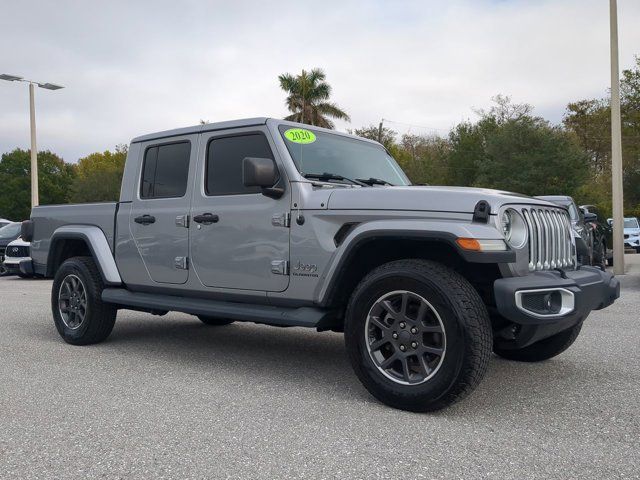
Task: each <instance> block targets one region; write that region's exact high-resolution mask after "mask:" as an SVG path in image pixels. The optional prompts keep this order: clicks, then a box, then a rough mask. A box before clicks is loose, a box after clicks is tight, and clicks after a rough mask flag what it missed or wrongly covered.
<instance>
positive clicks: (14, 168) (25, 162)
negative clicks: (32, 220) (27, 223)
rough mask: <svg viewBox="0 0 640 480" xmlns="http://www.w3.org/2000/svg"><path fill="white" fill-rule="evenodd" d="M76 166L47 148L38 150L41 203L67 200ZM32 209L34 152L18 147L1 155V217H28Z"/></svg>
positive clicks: (55, 202)
mask: <svg viewBox="0 0 640 480" xmlns="http://www.w3.org/2000/svg"><path fill="white" fill-rule="evenodd" d="M74 174H75V167H74V166H73V165H71V164H68V163H65V162H64V160H62V158H60V157H59V156H58V155H56V154H55V153H52V152H50V151H48V150H45V151H42V152H38V180H39V196H40V204H42V205H50V204H59V203H68V201H69V191H70V186H71V183H72V181H73V177H74ZM30 212H31V153H30V151H29V150H22V149H20V148H16V149H15V150H13V151H12V152H9V153H4V154H3V155H2V159H0V217H7V218H10V219H12V220H17V221H20V220H24V219H26V218H29V215H30Z"/></svg>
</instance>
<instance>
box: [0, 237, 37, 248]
mask: <svg viewBox="0 0 640 480" xmlns="http://www.w3.org/2000/svg"><path fill="white" fill-rule="evenodd" d="M6 246H7V247H9V246H11V247H30V246H31V243H29V242H25V241H24V240H22V239H21V238H17V239H15V240H14V241H13V242H9V244H8V245H6Z"/></svg>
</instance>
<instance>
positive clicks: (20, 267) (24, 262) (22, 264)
mask: <svg viewBox="0 0 640 480" xmlns="http://www.w3.org/2000/svg"><path fill="white" fill-rule="evenodd" d="M3 265H4V267H5V268H6V269H7V272H8V273H9V274H10V275H18V274H22V275H27V276H32V275H33V262H32V261H31V258H29V257H4V263H3Z"/></svg>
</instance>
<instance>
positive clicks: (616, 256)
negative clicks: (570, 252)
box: [609, 0, 624, 275]
mask: <svg viewBox="0 0 640 480" xmlns="http://www.w3.org/2000/svg"><path fill="white" fill-rule="evenodd" d="M609 22H610V33H611V192H612V203H613V272H614V273H615V274H616V275H623V274H624V195H623V190H622V188H623V187H622V126H621V121H620V72H619V66H618V5H617V0H609Z"/></svg>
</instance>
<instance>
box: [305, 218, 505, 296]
mask: <svg viewBox="0 0 640 480" xmlns="http://www.w3.org/2000/svg"><path fill="white" fill-rule="evenodd" d="M460 237H466V238H477V239H501V237H500V234H499V233H498V231H497V230H496V229H495V228H494V227H492V226H489V225H481V224H472V223H471V224H465V223H451V222H447V221H441V220H436V221H431V220H426V221H425V220H402V221H398V220H381V221H374V222H370V223H365V224H361V225H359V226H358V227H356V228H354V229H353V230H352V231H351V232H350V234H349V235H348V236H347V237H346V238H345V239H344V241H343V243H342V245H341V248H340V249H339V250H337V251H336V253H335V254H334V256H333V258H332V259H331V261H330V263H329V265H328V266H327V269H326V270H325V274H324V275H323V281H322V282H320V284H319V285H318V288H317V290H316V292H315V298H316V303H318V304H320V305H324V304H325V303H326V302H327V301H328V300H329V299H330V298H331V297H332V294H333V291H334V289H335V288H336V285H337V284H338V283H339V280H340V278H341V277H342V275H343V273H344V270H345V268H346V267H347V266H348V264H349V261H350V260H351V258H352V257H353V255H354V254H355V253H356V252H357V251H358V249H359V248H360V247H361V246H362V245H363V244H365V243H367V242H369V241H372V240H377V239H379V238H398V239H416V240H431V241H439V242H442V243H444V244H447V245H449V246H450V247H452V248H453V249H454V250H455V251H456V252H457V253H458V254H459V255H460V256H461V257H462V258H463V259H464V260H465V261H466V262H470V263H512V262H515V261H516V252H515V251H513V250H512V249H511V248H510V247H509V246H507V250H505V251H495V252H471V251H467V250H463V249H461V248H460V247H459V245H458V244H457V243H456V239H457V238H460Z"/></svg>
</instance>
